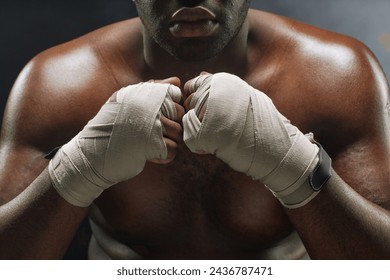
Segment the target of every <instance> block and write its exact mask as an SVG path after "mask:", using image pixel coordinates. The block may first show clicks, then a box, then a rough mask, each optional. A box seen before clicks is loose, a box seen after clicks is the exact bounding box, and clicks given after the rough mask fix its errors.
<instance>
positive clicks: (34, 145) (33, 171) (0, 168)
mask: <svg viewBox="0 0 390 280" xmlns="http://www.w3.org/2000/svg"><path fill="white" fill-rule="evenodd" d="M34 63H35V62H34V61H32V62H30V63H29V64H28V65H27V66H26V67H25V68H24V69H23V71H22V72H21V73H20V75H19V77H18V79H17V80H16V82H15V85H14V87H13V89H12V91H11V93H10V96H9V99H8V103H7V107H6V110H5V114H4V118H3V125H2V131H1V138H0V204H3V203H5V202H7V201H9V200H11V199H13V198H14V197H15V196H17V195H18V194H19V193H20V192H22V191H23V190H24V189H25V188H26V187H27V186H28V185H29V184H30V183H31V182H32V181H33V180H34V179H35V178H36V177H37V176H38V175H39V174H40V173H41V172H42V170H43V169H44V168H45V167H46V166H47V160H45V158H44V154H45V149H46V148H48V146H47V142H45V141H42V139H44V135H43V131H45V130H46V129H47V117H45V111H46V110H47V109H46V107H47V106H46V105H45V103H44V102H43V101H42V96H41V94H40V93H42V91H41V89H40V88H39V83H38V82H37V78H38V76H37V71H36V68H37V66H36V65H34Z"/></svg>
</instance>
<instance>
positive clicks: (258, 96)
mask: <svg viewBox="0 0 390 280" xmlns="http://www.w3.org/2000/svg"><path fill="white" fill-rule="evenodd" d="M192 84H193V88H194V90H195V89H196V92H195V94H194V96H193V99H192V100H191V104H190V106H191V108H194V109H192V110H190V111H189V112H188V113H187V114H186V115H185V116H184V118H183V126H184V141H185V143H186V145H187V146H188V147H189V148H190V150H191V151H193V152H207V153H211V154H215V155H216V156H217V157H218V158H220V159H221V160H223V161H224V162H225V163H227V164H228V165H229V166H230V167H231V168H233V169H234V170H236V171H240V172H243V173H245V174H247V175H248V176H251V177H252V178H253V179H255V180H260V181H261V182H263V183H264V184H265V185H266V186H267V187H268V188H269V189H270V190H271V191H272V192H273V193H274V195H275V196H276V197H277V198H278V199H279V200H280V201H281V202H282V204H283V205H284V206H286V207H288V208H296V207H299V206H302V205H304V204H306V203H307V202H308V201H310V200H311V199H312V198H313V197H314V196H315V195H316V194H317V193H318V192H316V191H314V190H313V189H312V188H311V187H310V185H309V183H308V177H309V175H310V173H311V172H312V171H313V170H314V169H315V167H316V165H317V163H318V154H319V153H318V152H319V148H318V146H317V145H315V144H313V143H312V142H311V141H310V140H309V139H308V137H307V136H305V135H303V134H302V133H301V132H300V131H299V130H298V129H297V128H296V127H295V126H293V125H291V124H290V122H289V121H288V120H287V119H286V118H285V117H284V116H283V115H281V114H280V113H279V112H278V111H277V109H276V108H275V106H274V105H273V103H272V101H271V99H270V98H269V97H268V96H266V95H265V94H264V93H262V92H260V91H258V90H256V89H254V88H253V87H251V86H249V85H248V84H247V83H246V82H244V81H243V80H241V79H240V78H238V77H237V76H234V75H230V74H226V73H218V74H215V75H202V76H199V77H198V78H197V79H195V80H193V82H192ZM206 102H207V107H206V111H205V114H204V117H203V120H202V122H200V121H199V119H198V116H199V113H200V109H201V108H202V107H203V105H204V104H206ZM308 136H309V135H308Z"/></svg>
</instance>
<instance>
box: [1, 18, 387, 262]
mask: <svg viewBox="0 0 390 280" xmlns="http://www.w3.org/2000/svg"><path fill="white" fill-rule="evenodd" d="M257 17H259V18H262V19H264V20H262V23H261V25H260V26H261V28H259V29H256V31H255V30H254V29H253V28H250V32H249V37H248V54H247V58H248V59H247V61H246V62H245V63H244V64H243V65H244V68H240V69H239V70H237V69H225V68H224V66H223V65H219V66H217V67H213V68H211V67H210V68H206V69H202V68H201V66H199V69H198V68H196V67H195V68H194V69H188V72H187V73H175V71H174V70H172V69H171V68H170V67H169V65H167V67H166V69H160V70H159V71H158V72H155V71H151V70H150V68H148V66H147V65H146V64H145V61H144V60H143V59H142V58H143V55H142V27H141V24H140V22H139V20H138V19H135V20H131V21H126V22H122V23H118V24H115V25H113V26H110V27H107V28H104V29H102V30H99V31H96V32H94V33H91V34H88V35H86V36H84V37H82V38H80V39H77V40H75V41H72V42H70V43H67V44H64V45H62V46H59V47H56V48H54V49H51V50H49V51H47V52H45V53H43V54H41V56H40V57H39V58H38V59H37V60H36V61H35V62H34V63H35V64H33V67H35V69H38V71H36V70H35V71H36V72H35V73H37V74H35V75H37V77H39V78H40V79H34V78H33V77H34V74H33V75H32V76H29V77H30V78H31V79H30V78H29V80H23V83H24V84H27V86H31V87H32V88H34V89H36V91H35V92H34V93H29V97H28V98H29V99H28V100H26V99H25V100H24V102H23V101H22V100H21V99H19V97H14V98H13V99H11V102H10V105H9V108H8V110H10V108H14V107H16V108H17V107H18V106H21V107H20V108H24V111H27V113H26V115H21V116H20V117H19V119H17V120H16V121H14V123H16V125H15V126H16V127H17V128H19V129H18V130H17V131H20V133H21V134H20V135H16V136H13V137H14V139H16V140H15V142H18V141H19V142H20V143H27V144H26V146H27V147H33V148H32V149H31V150H30V149H29V148H27V149H25V150H26V151H25V156H24V157H23V160H24V161H25V166H28V165H30V166H34V168H26V169H27V170H28V172H27V173H25V174H26V175H25V176H24V177H22V178H20V179H18V184H16V185H17V187H15V188H13V189H12V190H8V191H7V192H4V195H3V199H4V200H9V199H10V198H12V197H13V196H15V195H16V194H17V193H18V192H20V191H21V190H22V189H23V188H25V187H26V184H28V183H29V182H31V180H32V178H35V177H36V176H37V174H39V173H40V172H41V171H42V170H43V168H44V167H45V166H46V165H47V160H44V159H43V158H42V155H43V154H44V153H46V152H48V151H50V150H51V149H52V148H54V147H55V146H58V145H62V144H64V143H66V142H67V141H69V139H70V138H71V137H73V135H75V134H76V133H77V132H79V131H80V130H81V129H82V127H83V126H84V125H85V124H86V122H87V121H88V120H89V119H91V118H92V117H93V116H94V115H95V114H96V113H97V111H98V110H99V108H100V107H101V106H102V104H103V103H104V102H105V101H106V100H107V99H108V98H109V97H110V96H111V95H112V93H113V92H115V91H116V90H118V89H119V88H121V87H123V86H126V85H129V84H134V83H138V82H141V81H147V80H149V79H163V78H167V77H170V76H177V77H179V78H180V79H181V82H182V85H184V83H185V82H186V81H187V80H189V79H191V78H193V77H195V76H196V75H197V74H199V72H197V71H199V70H205V71H209V72H212V73H213V72H218V71H226V72H231V73H234V74H236V75H238V76H240V77H241V78H242V79H243V80H245V81H247V82H248V83H249V84H250V85H252V86H253V87H255V88H257V89H259V90H261V91H263V92H265V93H266V94H267V95H268V96H270V97H271V99H272V100H273V102H274V104H275V106H276V108H278V110H279V111H280V112H281V113H282V114H283V115H285V116H286V117H287V118H288V119H290V120H291V122H292V123H293V124H294V125H296V126H297V127H298V128H299V129H300V130H301V131H302V132H304V133H308V132H313V133H314V135H315V138H316V139H317V140H318V141H319V142H321V143H322V145H323V146H324V147H325V149H326V150H327V151H328V153H329V154H330V156H331V157H332V158H333V168H334V169H335V170H336V171H337V173H338V174H339V175H340V176H341V177H342V178H343V180H344V181H346V182H347V183H349V184H350V185H353V187H354V189H355V190H357V192H359V193H361V194H366V193H367V189H365V188H366V186H365V183H366V182H367V181H366V180H367V179H365V178H366V173H365V172H361V171H359V172H358V171H355V172H354V171H353V170H356V167H357V166H358V165H359V166H360V165H361V164H362V162H361V161H360V160H359V159H356V157H357V156H365V157H366V162H369V163H370V164H371V162H373V161H374V155H375V153H374V155H371V154H372V151H374V152H377V154H380V151H381V150H382V148H383V146H382V144H383V143H382V142H380V141H378V142H376V144H370V149H369V150H370V155H368V153H369V151H367V155H366V154H365V153H366V152H362V151H361V150H360V149H359V145H360V143H357V144H356V145H355V144H354V143H355V141H356V139H360V138H361V135H363V134H365V133H370V131H371V132H372V133H374V134H375V133H377V128H375V127H370V123H369V122H365V123H362V122H361V119H363V117H364V116H363V115H364V114H363V113H360V111H361V110H358V112H357V113H356V110H357V109H358V108H360V107H359V106H361V103H362V102H363V101H362V100H364V99H363V97H362V95H363V93H364V92H365V91H369V90H370V89H372V88H380V86H381V85H380V83H379V82H378V80H374V81H372V82H371V84H369V83H368V82H367V81H371V80H370V79H371V78H368V77H367V79H366V80H364V79H363V80H362V79H361V78H360V80H356V79H355V77H362V76H361V73H363V72H364V71H365V68H364V67H367V69H368V67H369V65H367V64H365V63H363V62H362V61H363V58H362V57H359V55H353V50H355V49H358V48H361V46H360V45H359V43H357V42H356V41H354V40H352V39H350V38H346V37H343V36H340V35H336V34H331V33H329V32H327V31H321V30H318V29H315V28H311V27H308V26H306V25H303V24H300V23H297V22H293V21H290V20H286V19H283V18H280V17H277V16H274V15H270V14H266V13H263V12H257V11H256V12H254V11H251V12H250V21H249V24H250V26H252V25H255V24H256V25H257V24H259V22H257V21H258V20H257V19H256V18H257ZM291 27H293V28H291ZM124 38H126V39H124ZM302 42H305V45H300V43H302ZM308 42H310V43H309V44H306V43H308ZM303 46H305V47H303ZM336 48H338V51H345V53H344V55H342V56H340V57H338V56H335V55H333V53H332V50H335V49H336ZM348 51H350V52H351V56H348V55H346V54H348ZM64 58H66V59H64ZM41 61H44V62H45V63H41ZM47 61H51V62H50V64H49V63H47ZM69 61H71V62H69ZM25 71H27V72H28V70H25ZM367 75H369V74H367ZM20 79H23V78H20ZM346 80H350V81H354V83H350V82H349V83H345V81H346ZM19 84H21V83H20V82H19ZM17 85H18V84H17ZM17 87H18V86H17ZM17 87H16V89H14V90H15V91H17V90H18V88H17ZM384 87H385V86H384ZM356 92H362V94H356ZM32 96H34V98H32ZM383 98H384V97H383ZM364 102H372V103H373V105H372V106H374V107H375V106H376V107H380V106H382V104H383V101H381V102H379V103H380V105H378V104H379V103H378V102H377V101H364ZM374 102H376V103H375V104H374ZM26 108H27V110H26ZM376 114H378V116H377V117H373V118H377V119H382V118H383V117H382V116H379V115H380V114H382V112H378V113H376ZM33 115H34V116H35V119H31V116H33ZM9 122H10V123H12V121H10V118H9ZM359 123H360V124H361V125H358V124H359ZM347 128H349V129H348V130H347ZM26 139H28V140H26ZM353 159H356V160H353ZM18 160H21V159H18ZM18 160H17V159H14V162H17V161H18ZM9 166H12V163H10V165H9ZM9 168H10V167H9ZM367 172H368V171H367ZM377 172H379V174H384V173H383V172H382V170H378V171H377ZM34 176H35V177H34ZM379 177H380V178H374V179H372V178H371V179H370V182H371V183H373V182H372V181H373V180H374V181H375V182H374V183H377V186H378V188H377V189H374V190H372V193H371V194H372V195H371V196H370V197H368V198H369V199H370V200H372V201H374V202H376V203H378V204H381V205H383V206H386V205H387V206H389V205H388V202H389V201H390V193H389V191H388V190H387V191H385V186H384V185H385V183H386V182H387V180H388V179H387V178H384V176H383V175H381V176H379ZM372 185H375V184H372ZM95 203H96V205H97V206H98V207H99V209H100V211H101V213H102V214H103V216H104V218H105V220H106V222H107V223H108V225H109V226H108V227H107V229H108V230H109V231H110V232H111V233H112V234H113V235H114V236H115V237H116V238H118V239H119V240H121V241H122V242H125V243H126V244H128V245H129V246H131V247H133V248H134V249H135V250H136V251H138V252H139V253H140V254H141V255H143V256H144V257H147V258H256V257H261V254H262V252H263V251H264V250H265V249H266V248H270V247H273V246H275V244H277V242H279V241H280V240H282V239H283V238H285V237H287V236H288V235H290V234H291V233H292V232H293V231H294V226H293V223H292V222H291V221H290V219H289V214H288V210H285V209H284V208H283V207H282V206H281V205H280V203H279V202H278V201H277V199H275V198H274V197H273V195H272V194H271V192H269V191H268V190H267V189H266V188H265V187H264V186H263V185H262V184H261V183H259V182H256V181H253V180H252V179H251V178H249V177H247V176H245V175H243V174H240V173H238V172H235V171H232V170H231V169H230V168H229V167H227V166H226V165H225V164H224V163H222V162H221V161H220V160H218V159H217V158H215V157H214V156H211V155H196V154H193V153H191V152H190V151H189V150H188V149H187V148H186V146H185V145H184V144H183V143H180V144H179V148H178V151H177V155H176V158H175V159H174V160H173V161H172V162H171V163H169V164H156V163H150V162H149V163H147V165H146V167H145V169H144V171H143V172H142V173H141V174H140V175H138V176H137V177H135V178H133V179H132V180H130V181H128V182H123V183H121V184H119V185H117V186H114V187H111V188H110V189H108V190H107V191H105V192H104V193H103V194H102V195H101V196H100V197H99V198H98V199H97V200H96V201H95ZM92 218H94V217H93V215H92ZM95 220H97V222H98V223H101V221H99V219H96V218H95Z"/></svg>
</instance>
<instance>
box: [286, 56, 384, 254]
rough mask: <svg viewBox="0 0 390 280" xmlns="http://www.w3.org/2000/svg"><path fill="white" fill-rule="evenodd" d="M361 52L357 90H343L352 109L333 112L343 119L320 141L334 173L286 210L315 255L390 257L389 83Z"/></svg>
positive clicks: (356, 65)
mask: <svg viewBox="0 0 390 280" xmlns="http://www.w3.org/2000/svg"><path fill="white" fill-rule="evenodd" d="M359 54H360V57H357V58H356V61H355V63H354V64H352V71H353V72H354V74H353V79H352V82H353V86H352V90H351V89H348V87H350V86H345V87H344V88H341V89H340V92H338V94H339V95H340V96H342V98H344V100H348V101H349V102H348V103H347V107H348V108H346V107H345V105H346V104H345V103H344V106H342V107H344V109H343V110H342V111H343V113H342V112H341V110H340V112H338V113H337V112H334V115H335V117H336V118H337V119H338V121H339V124H338V125H335V126H334V127H333V129H328V132H327V133H326V134H325V135H322V136H321V138H322V139H321V140H320V141H321V142H323V143H324V145H325V148H327V147H328V150H329V151H330V152H331V156H332V159H333V168H334V170H333V177H332V178H331V180H330V181H329V182H328V183H327V185H326V186H325V188H324V189H323V190H322V191H321V193H320V194H319V195H318V196H317V197H316V198H315V199H314V200H313V201H312V202H311V203H309V204H307V205H306V206H304V207H302V208H298V209H295V210H288V211H287V213H288V215H289V216H290V218H291V220H292V221H293V223H294V224H295V227H296V228H297V230H298V232H299V234H300V236H301V238H302V240H303V241H304V243H305V245H306V247H307V250H308V252H309V254H310V256H311V257H312V258H315V259H388V258H390V211H389V210H390V175H389V173H390V172H389V171H390V135H389V133H390V126H389V109H388V106H389V88H388V83H387V81H386V78H385V77H384V75H383V73H382V71H381V69H380V67H379V66H378V64H377V62H376V61H375V58H374V57H373V56H372V55H371V54H370V53H369V52H368V51H365V50H364V49H363V51H361V50H360V52H358V55H359ZM335 80H337V79H335ZM337 102H338V101H335V105H334V107H337V105H336V104H337ZM344 102H345V101H344ZM336 110H338V109H336ZM337 128H338V129H337ZM337 143H338V144H337ZM337 145H338V147H337V148H334V147H336V146H337ZM326 146H327V147H326ZM341 178H342V179H341Z"/></svg>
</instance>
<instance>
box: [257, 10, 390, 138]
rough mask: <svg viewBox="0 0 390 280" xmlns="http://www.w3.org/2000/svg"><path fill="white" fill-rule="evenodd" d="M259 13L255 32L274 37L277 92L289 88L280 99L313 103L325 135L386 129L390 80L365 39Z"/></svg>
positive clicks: (271, 51)
mask: <svg viewBox="0 0 390 280" xmlns="http://www.w3.org/2000/svg"><path fill="white" fill-rule="evenodd" d="M254 15H255V16H252V21H253V22H254V23H253V24H254V25H255V26H258V28H257V30H260V31H258V32H257V33H256V34H255V35H254V36H257V37H258V38H261V36H262V35H261V34H260V33H259V32H261V31H262V34H267V35H268V38H265V40H267V39H269V40H270V41H271V42H272V48H271V47H267V48H266V50H267V52H268V55H272V57H275V58H274V59H273V60H272V66H273V67H274V69H275V71H274V73H273V75H274V77H273V79H272V81H275V80H277V81H278V83H275V82H272V85H271V86H270V91H271V94H272V92H279V91H283V92H284V94H283V96H282V95H279V96H280V98H288V96H291V100H301V101H302V105H303V104H310V105H308V106H307V108H305V110H306V109H307V110H308V112H310V115H311V116H312V117H311V118H312V122H313V123H312V124H311V126H317V127H321V128H322V130H323V131H327V132H326V133H323V134H325V135H329V133H328V131H330V130H332V131H333V130H334V129H335V128H339V129H340V130H344V131H348V133H350V134H353V133H355V134H356V135H354V136H355V138H354V139H361V137H363V135H367V132H377V133H383V132H380V130H377V131H374V130H375V129H376V128H378V125H377V124H378V123H379V122H381V123H383V122H388V110H389V108H388V106H389V85H388V81H387V79H386V77H385V74H384V72H383V70H382V68H381V66H380V64H379V62H378V60H377V59H376V57H375V55H374V54H373V53H372V52H371V51H370V49H369V48H368V47H367V46H366V45H365V44H363V43H362V42H360V41H358V40H356V39H354V38H352V37H350V36H346V35H343V34H338V33H335V32H332V31H329V30H324V29H321V28H318V27H314V26H311V25H308V24H305V23H302V22H298V21H296V20H293V19H289V18H286V17H282V16H278V15H274V14H269V13H265V12H259V11H255V12H254ZM255 30H256V28H255ZM257 40H258V41H259V40H260V39H257ZM265 55H267V54H265ZM260 63H261V62H260ZM260 63H259V64H260ZM287 95H288V96H287ZM309 107H310V108H309Z"/></svg>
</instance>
